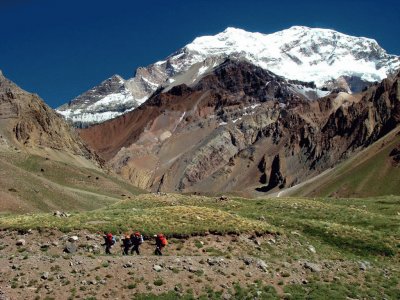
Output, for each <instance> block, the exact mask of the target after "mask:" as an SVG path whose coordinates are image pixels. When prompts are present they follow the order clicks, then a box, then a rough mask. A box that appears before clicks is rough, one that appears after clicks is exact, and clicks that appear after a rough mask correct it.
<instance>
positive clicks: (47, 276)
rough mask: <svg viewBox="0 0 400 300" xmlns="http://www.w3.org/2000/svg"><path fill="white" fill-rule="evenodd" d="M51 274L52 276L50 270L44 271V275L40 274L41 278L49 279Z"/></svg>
mask: <svg viewBox="0 0 400 300" xmlns="http://www.w3.org/2000/svg"><path fill="white" fill-rule="evenodd" d="M49 276H50V274H49V272H43V273H42V276H40V278H42V279H45V280H47V279H49Z"/></svg>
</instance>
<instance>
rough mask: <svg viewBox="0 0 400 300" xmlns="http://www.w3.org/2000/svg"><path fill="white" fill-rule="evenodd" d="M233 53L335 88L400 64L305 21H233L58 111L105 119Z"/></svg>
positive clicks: (371, 45)
mask: <svg viewBox="0 0 400 300" xmlns="http://www.w3.org/2000/svg"><path fill="white" fill-rule="evenodd" d="M228 57H229V58H233V59H244V60H246V61H248V62H251V63H252V64H254V65H256V66H259V67H261V68H263V69H266V70H270V71H272V72H273V73H275V74H277V75H280V76H283V77H286V78H287V79H294V80H300V81H303V82H304V81H308V82H314V83H315V84H316V86H317V87H318V88H322V87H324V88H328V89H335V88H337V82H338V81H340V82H341V83H340V84H341V86H345V87H347V88H345V89H347V90H349V91H358V90H360V89H361V88H362V87H363V86H365V84H366V83H368V82H374V81H380V80H382V79H383V78H386V77H387V76H388V74H392V73H394V72H395V70H397V69H399V68H400V58H399V57H398V56H396V55H390V54H387V53H386V51H385V50H384V49H382V48H381V47H380V46H379V45H378V43H377V42H376V41H375V40H373V39H370V38H365V37H354V36H350V35H346V34H343V33H340V32H337V31H335V30H332V29H322V28H310V27H306V26H293V27H290V28H288V29H285V30H282V31H278V32H275V33H272V34H263V33H259V32H248V31H245V30H243V29H239V28H234V27H228V28H226V29H225V30H224V31H223V32H221V33H218V34H216V35H211V36H202V37H197V38H195V39H194V40H193V42H191V43H190V44H188V45H186V46H184V47H183V48H181V49H180V50H178V51H176V52H174V53H173V54H171V55H170V56H168V57H167V58H166V59H165V60H161V61H158V62H156V63H154V64H152V65H149V66H147V67H141V68H138V69H137V71H136V74H135V76H134V77H133V78H131V79H128V80H124V79H123V78H122V77H120V76H119V75H114V76H112V77H111V78H109V79H108V80H106V81H105V82H102V83H101V84H100V85H99V86H98V87H95V88H93V89H91V90H90V91H88V92H86V93H84V94H83V95H81V96H79V97H77V98H75V99H74V100H72V101H71V102H70V104H69V105H67V106H66V105H63V106H62V107H60V108H59V112H60V113H62V114H64V115H65V116H66V117H67V118H70V119H72V120H74V122H77V123H79V122H80V121H79V120H82V122H83V123H85V122H86V123H96V122H101V121H104V120H106V119H107V118H111V117H115V116H117V115H120V114H123V113H125V112H126V111H129V110H132V109H134V108H135V107H137V106H138V105H140V104H141V103H143V102H144V101H145V100H146V99H147V98H148V97H149V96H150V95H151V94H152V93H153V92H154V91H156V90H157V89H158V88H159V87H161V86H163V87H165V88H171V87H172V86H174V85H178V84H186V85H191V84H194V83H196V82H197V81H198V80H199V79H201V78H202V77H203V76H205V75H206V74H207V73H209V72H211V71H212V70H213V69H214V68H215V67H216V66H218V65H219V64H221V63H222V62H223V61H224V60H225V59H226V58H228ZM116 94H118V96H115V95H116ZM109 95H110V97H111V98H110V97H108V96H109ZM110 99H111V100H110ZM118 101H119V102H120V103H119V102H118ZM97 102H99V103H100V104H101V105H100V104H96V103H97ZM118 103H119V104H118ZM107 108H109V110H108V111H107ZM66 110H67V111H68V112H69V113H68V114H67V113H65V111H66ZM84 114H85V116H86V117H85V118H86V119H84V118H83V116H84ZM96 114H102V116H101V117H97V116H96ZM83 119H84V120H83ZM91 119H93V122H91V121H90V120H91Z"/></svg>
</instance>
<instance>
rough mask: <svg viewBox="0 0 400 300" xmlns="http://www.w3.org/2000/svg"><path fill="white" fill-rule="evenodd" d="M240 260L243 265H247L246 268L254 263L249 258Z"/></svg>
mask: <svg viewBox="0 0 400 300" xmlns="http://www.w3.org/2000/svg"><path fill="white" fill-rule="evenodd" d="M242 260H243V262H244V264H245V265H247V266H249V265H251V264H252V263H254V259H253V258H251V257H243V258H242Z"/></svg>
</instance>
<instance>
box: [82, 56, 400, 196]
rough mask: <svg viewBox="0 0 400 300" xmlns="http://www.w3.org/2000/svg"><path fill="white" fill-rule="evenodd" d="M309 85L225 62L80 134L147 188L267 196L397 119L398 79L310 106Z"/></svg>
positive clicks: (399, 110)
mask: <svg viewBox="0 0 400 300" xmlns="http://www.w3.org/2000/svg"><path fill="white" fill-rule="evenodd" d="M307 88H312V84H308V85H307V83H301V82H291V81H287V80H286V79H284V78H282V77H280V76H277V75H275V74H273V73H271V72H268V71H265V70H263V69H262V68H259V67H256V66H254V65H252V64H249V63H248V62H238V61H232V60H228V61H225V62H224V63H223V64H221V65H220V66H219V67H218V68H216V69H215V70H214V71H213V72H212V73H210V74H208V75H207V76H205V77H203V78H202V79H201V80H200V81H198V82H197V83H195V84H194V85H192V86H187V85H180V86H175V87H173V88H171V89H170V90H168V91H166V92H159V93H157V94H155V95H154V96H153V97H152V98H151V99H149V100H148V101H147V102H146V103H145V104H144V105H142V106H141V107H140V108H139V109H137V110H134V111H132V112H130V113H128V114H126V115H124V116H121V117H119V118H117V119H114V120H111V121H108V122H105V123H103V124H100V125H97V126H93V127H91V128H88V129H85V130H82V131H81V136H82V137H83V138H84V139H85V140H86V141H87V142H88V143H89V144H90V145H91V147H93V148H94V149H96V151H98V152H99V153H100V155H102V157H103V158H105V159H106V160H107V161H108V163H109V164H110V166H111V167H112V168H113V169H114V170H116V172H118V173H120V174H121V175H122V176H124V177H125V178H127V179H129V180H131V182H132V183H133V184H136V185H138V186H140V187H143V188H147V189H150V190H154V191H157V190H159V191H192V192H193V191H196V192H206V191H218V192H222V191H248V192H254V191H255V190H258V191H264V192H266V191H271V190H279V189H280V188H283V187H288V186H292V185H294V184H297V183H299V182H302V181H304V180H306V179H307V178H310V177H312V176H314V175H317V174H319V173H321V172H322V171H323V170H325V169H327V168H330V167H332V166H334V165H336V164H337V163H338V162H339V161H340V160H342V159H345V158H346V157H348V156H350V155H352V154H353V153H355V152H356V151H358V150H359V149H361V148H363V147H366V146H368V145H370V144H371V143H373V142H374V141H375V140H377V139H378V138H379V137H381V136H383V135H384V134H386V133H387V132H389V131H391V130H392V129H393V128H394V127H396V126H397V125H398V123H399V121H400V118H399V115H400V104H399V103H400V102H399V98H400V90H399V76H395V77H393V78H391V79H386V80H384V81H382V82H381V83H379V84H375V85H374V86H372V87H370V88H369V89H368V90H367V91H365V92H363V93H360V94H355V95H350V94H347V93H344V92H339V93H334V94H331V95H329V96H327V97H324V98H321V99H318V100H312V101H310V100H308V98H307V97H305V96H304V90H305V89H307ZM111 137H112V138H111ZM110 141H111V143H110Z"/></svg>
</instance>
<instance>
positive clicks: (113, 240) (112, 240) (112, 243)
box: [111, 236, 117, 245]
mask: <svg viewBox="0 0 400 300" xmlns="http://www.w3.org/2000/svg"><path fill="white" fill-rule="evenodd" d="M116 242H117V241H116V240H115V237H114V236H113V237H112V239H111V245H115V243H116Z"/></svg>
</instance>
